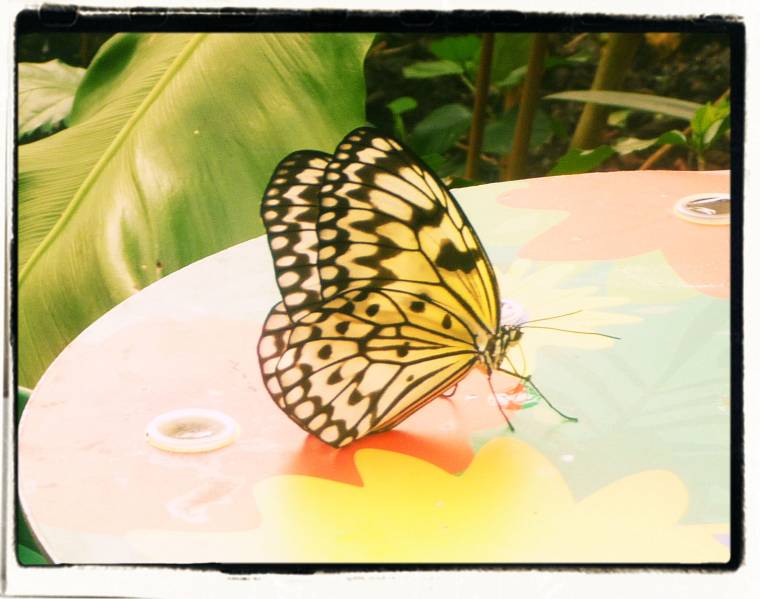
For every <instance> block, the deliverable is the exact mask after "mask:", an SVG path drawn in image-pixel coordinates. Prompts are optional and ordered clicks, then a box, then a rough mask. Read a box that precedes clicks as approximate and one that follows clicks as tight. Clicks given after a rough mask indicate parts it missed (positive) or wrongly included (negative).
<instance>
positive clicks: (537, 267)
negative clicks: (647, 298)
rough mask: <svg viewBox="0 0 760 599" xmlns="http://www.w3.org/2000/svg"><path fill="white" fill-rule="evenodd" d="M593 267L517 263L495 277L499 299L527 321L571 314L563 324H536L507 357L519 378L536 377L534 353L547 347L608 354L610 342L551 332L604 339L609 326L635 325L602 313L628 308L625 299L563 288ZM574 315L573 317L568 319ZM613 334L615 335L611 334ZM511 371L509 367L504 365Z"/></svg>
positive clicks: (590, 289) (635, 319)
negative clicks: (513, 306)
mask: <svg viewBox="0 0 760 599" xmlns="http://www.w3.org/2000/svg"><path fill="white" fill-rule="evenodd" d="M593 264H594V263H593V262H587V263H583V262H548V263H545V262H534V261H533V260H526V259H519V260H515V261H514V262H513V263H512V264H511V265H510V267H509V268H508V269H507V270H503V271H500V272H497V276H498V278H499V288H500V291H501V295H502V299H503V300H509V301H513V302H517V303H518V304H519V305H521V306H522V307H523V308H524V309H525V310H526V311H527V313H526V315H525V317H526V319H527V320H533V319H537V318H547V317H552V316H559V315H562V314H570V315H569V316H564V317H562V318H557V319H553V320H545V321H541V322H536V323H535V324H534V325H533V326H539V327H551V328H549V329H542V328H530V326H531V325H530V324H528V326H526V328H525V330H524V332H525V335H524V336H523V338H522V340H521V341H520V343H519V344H518V345H516V346H513V347H512V348H511V349H510V351H509V352H508V354H507V356H508V358H509V359H510V360H511V361H512V366H513V367H514V369H516V370H517V372H520V373H524V374H529V373H532V372H534V370H535V365H536V353H537V352H538V351H539V350H540V349H541V348H542V347H546V346H555V347H570V348H578V349H590V350H599V349H608V348H610V347H612V346H613V345H614V343H615V341H614V340H612V339H609V338H606V337H601V336H596V335H579V334H575V333H568V332H565V331H558V330H553V329H566V330H570V331H587V332H598V333H604V332H609V331H606V330H605V327H607V326H608V325H618V324H630V323H635V322H639V321H640V320H641V318H640V317H638V316H634V315H631V314H622V313H619V312H607V311H604V308H614V307H616V306H622V305H625V304H627V303H629V300H628V298H626V297H624V296H608V295H601V294H600V293H599V288H598V287H596V286H595V285H584V286H583V287H571V286H567V285H566V282H567V281H568V280H577V278H578V277H579V276H582V275H584V274H585V272H586V271H591V268H592V266H593ZM574 312H577V313H576V314H572V313H574ZM613 334H614V333H613ZM503 366H504V367H505V368H510V364H504V365H503Z"/></svg>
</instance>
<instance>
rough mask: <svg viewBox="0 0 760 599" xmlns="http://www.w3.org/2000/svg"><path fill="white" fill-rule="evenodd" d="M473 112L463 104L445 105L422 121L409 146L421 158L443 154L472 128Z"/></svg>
mask: <svg viewBox="0 0 760 599" xmlns="http://www.w3.org/2000/svg"><path fill="white" fill-rule="evenodd" d="M471 120H472V112H471V111H470V109H469V108H467V107H466V106H463V105H462V104H445V105H444V106H440V107H438V108H436V109H435V110H434V111H433V112H431V113H430V114H429V115H427V116H426V117H425V118H424V119H422V120H421V121H420V122H419V123H417V126H416V127H415V128H414V131H412V134H411V135H410V136H409V144H410V145H411V146H412V148H413V149H414V150H415V151H416V152H417V153H418V154H420V155H421V156H424V155H426V154H434V153H437V154H443V153H444V152H445V151H446V150H448V149H449V148H450V147H451V146H453V145H454V144H455V143H456V142H457V141H458V140H459V138H460V137H462V135H464V134H465V133H466V132H467V131H468V130H469V128H470V121H471Z"/></svg>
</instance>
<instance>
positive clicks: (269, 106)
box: [18, 33, 372, 386]
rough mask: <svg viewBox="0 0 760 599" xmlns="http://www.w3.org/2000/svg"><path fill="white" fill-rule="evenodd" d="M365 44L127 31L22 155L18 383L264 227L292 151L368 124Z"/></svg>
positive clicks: (364, 38) (329, 143) (321, 146)
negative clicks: (104, 317) (83, 336)
mask: <svg viewBox="0 0 760 599" xmlns="http://www.w3.org/2000/svg"><path fill="white" fill-rule="evenodd" d="M371 39H372V37H371V36H370V35H365V34H346V35H336V34H333V33H330V34H313V33H312V34H281V33H277V34H267V33H260V34H256V35H249V34H229V33H224V34H169V33H160V34H122V35H117V36H115V37H114V38H112V39H111V40H109V42H107V43H106V44H105V45H104V46H103V47H102V48H101V50H100V52H99V53H98V55H97V56H96V57H95V59H94V61H93V64H92V65H91V67H90V69H88V72H87V75H86V76H85V78H84V79H83V81H82V84H81V86H80V89H79V91H78V93H77V97H76V100H75V105H74V109H73V112H72V119H71V121H72V124H71V126H70V127H69V128H68V129H66V130H64V131H61V132H60V133H58V134H56V135H54V136H52V137H48V138H46V139H43V140H41V141H38V142H34V143H31V144H28V145H25V146H22V147H21V148H19V262H20V274H19V285H18V292H19V313H18V335H19V381H20V382H21V383H22V384H24V385H27V386H33V385H34V384H35V383H36V381H37V380H38V378H39V377H40V375H41V374H42V373H43V372H44V370H45V368H46V367H47V366H48V364H49V363H50V362H51V361H52V360H53V358H55V356H56V355H58V353H59V352H60V351H61V350H62V349H63V348H64V347H65V346H66V345H67V344H68V343H69V342H70V341H71V340H72V339H73V338H74V337H75V336H76V335H77V334H79V333H80V332H81V331H82V330H83V329H84V328H85V327H86V326H87V325H88V324H90V323H91V322H93V321H94V320H95V319H96V318H98V317H99V316H100V315H101V314H103V313H104V312H106V311H107V310H108V309H110V308H111V307H113V306H114V305H116V304H117V303H119V302H121V301H123V300H124V299H126V298H127V297H129V296H130V295H132V294H134V293H136V292H137V291H139V290H141V289H143V288H144V287H146V286H147V285H149V284H150V283H152V282H153V281H155V280H157V279H158V278H160V277H161V276H163V275H165V274H167V273H170V272H173V271H175V270H177V269H178V268H181V267H183V266H185V265H187V264H190V263H191V262H194V261H196V260H198V259H200V258H203V257H205V256H208V255H209V254H212V253H215V252H217V251H220V250H222V249H224V248H227V247H230V246H231V245H234V244H236V243H239V242H241V241H244V240H246V239H250V238H251V237H255V236H256V235H258V234H260V233H261V232H262V227H261V224H260V219H259V216H258V206H259V201H260V198H261V194H262V193H263V190H264V188H265V186H266V184H267V182H268V181H269V178H270V176H271V174H272V169H273V168H274V166H275V165H276V164H277V163H278V162H279V160H281V159H282V158H283V157H284V156H285V155H286V154H288V153H289V152H292V151H294V150H300V149H304V148H309V149H315V150H327V151H333V150H334V148H335V144H336V143H337V142H338V141H340V139H341V138H342V136H343V135H345V134H346V133H347V132H348V131H349V130H351V129H352V128H354V127H357V126H359V125H361V124H362V123H364V120H365V116H364V99H365V85H364V77H363V61H364V55H365V53H366V51H367V48H368V46H369V43H370V41H371Z"/></svg>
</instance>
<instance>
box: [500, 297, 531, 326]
mask: <svg viewBox="0 0 760 599" xmlns="http://www.w3.org/2000/svg"><path fill="white" fill-rule="evenodd" d="M526 322H528V313H527V311H526V310H525V308H524V307H523V306H522V304H520V303H519V302H516V301H514V300H504V301H502V302H501V322H500V323H499V324H501V325H502V326H507V327H515V326H520V325H521V324H525V323H526Z"/></svg>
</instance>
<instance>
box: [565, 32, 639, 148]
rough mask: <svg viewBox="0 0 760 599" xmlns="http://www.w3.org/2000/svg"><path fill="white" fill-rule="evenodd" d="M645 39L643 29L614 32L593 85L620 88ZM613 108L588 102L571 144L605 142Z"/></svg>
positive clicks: (573, 146) (588, 146) (604, 51)
mask: <svg viewBox="0 0 760 599" xmlns="http://www.w3.org/2000/svg"><path fill="white" fill-rule="evenodd" d="M642 39H643V35H642V34H641V33H610V34H609V40H608V42H607V45H606V46H605V47H604V49H603V50H602V56H601V58H600V60H599V65H598V66H597V67H596V74H595V75H594V82H593V83H592V84H591V89H593V90H616V89H620V87H621V86H622V84H623V80H624V79H625V75H626V73H627V72H628V68H629V67H630V66H631V62H632V61H633V56H634V54H635V53H636V50H637V49H638V47H639V44H641V40H642ZM609 111H610V109H609V107H607V106H602V105H600V104H586V105H585V106H584V107H583V112H582V113H581V118H580V119H579V120H578V125H577V126H576V127H575V132H574V133H573V138H572V140H571V141H570V147H571V148H580V149H582V150H590V149H592V148H595V147H596V146H598V145H599V144H600V143H601V142H602V129H603V128H604V125H605V123H606V122H607V114H608V113H609Z"/></svg>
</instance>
